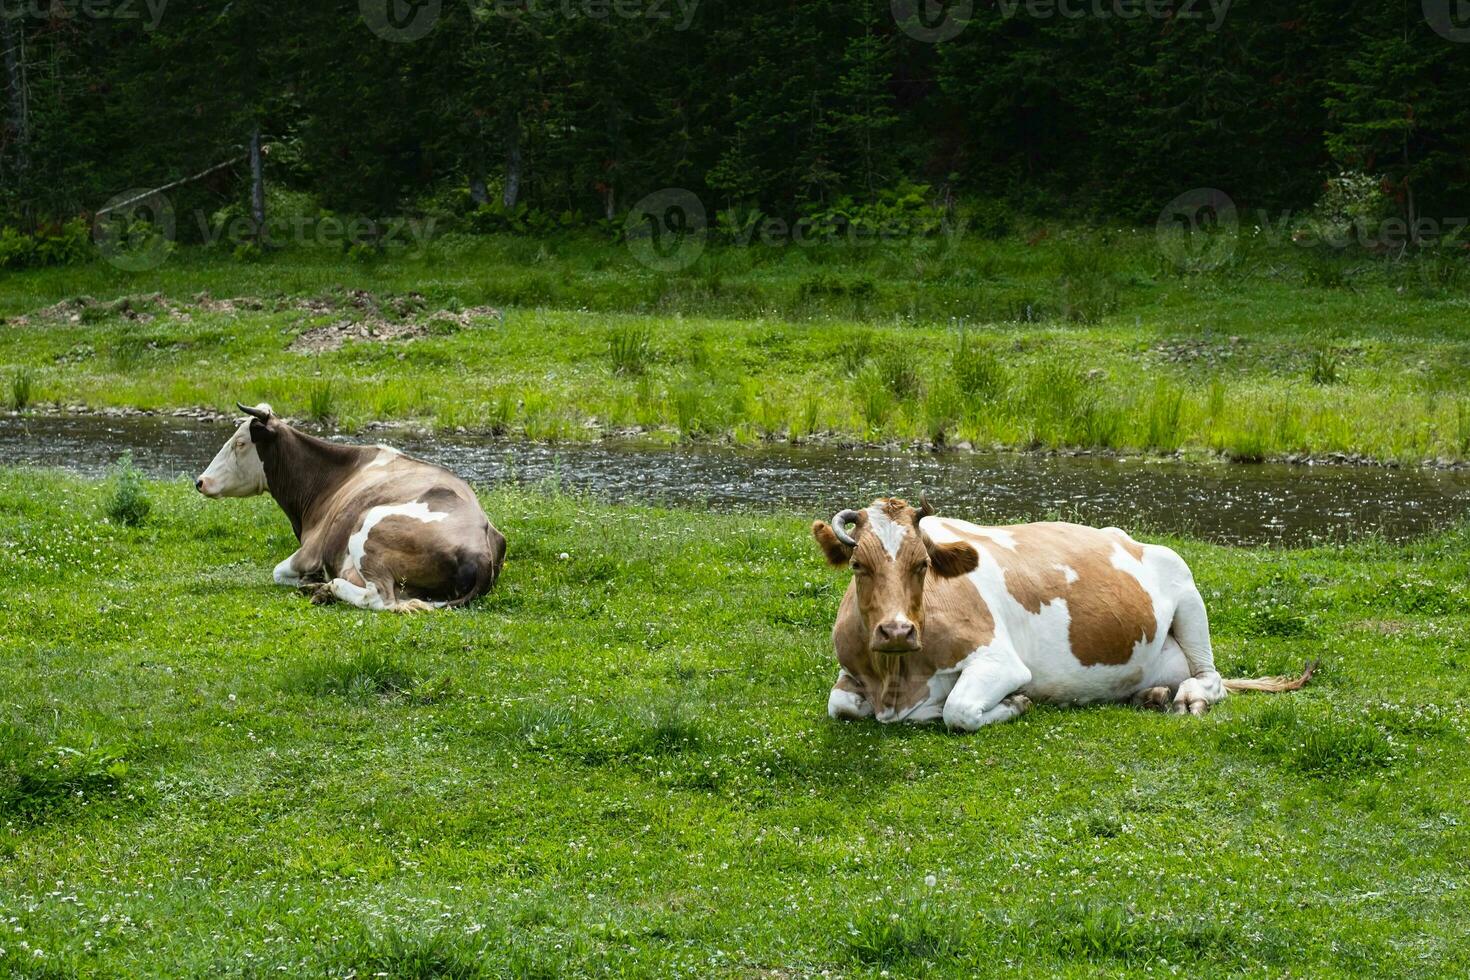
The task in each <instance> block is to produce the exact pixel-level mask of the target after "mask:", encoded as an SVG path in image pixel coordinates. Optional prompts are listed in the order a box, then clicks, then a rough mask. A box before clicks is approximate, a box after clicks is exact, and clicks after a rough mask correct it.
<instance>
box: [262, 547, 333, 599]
mask: <svg viewBox="0 0 1470 980" xmlns="http://www.w3.org/2000/svg"><path fill="white" fill-rule="evenodd" d="M301 551H302V549H300V548H298V549H296V551H295V552H294V553H292V555H291V557H289V558H287V559H286V560H285V561H283V562H281V563H280V564H279V565H277V566H276V567H275V570H274V571H273V572H271V578H272V579H273V580H274V581H275V583H276V584H277V585H284V586H286V587H287V588H289V589H299V588H301V587H302V586H303V585H305V584H306V583H307V581H308V580H309V579H310V578H311V577H312V576H314V575H317V574H319V573H320V572H321V566H320V565H318V566H317V567H316V568H307V567H305V566H306V564H307V562H305V561H304V560H303V559H302V556H301Z"/></svg>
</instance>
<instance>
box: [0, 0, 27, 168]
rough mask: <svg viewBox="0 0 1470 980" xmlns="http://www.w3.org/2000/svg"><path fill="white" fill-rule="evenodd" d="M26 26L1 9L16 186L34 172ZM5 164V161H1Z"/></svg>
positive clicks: (0, 29) (1, 42) (0, 33)
mask: <svg viewBox="0 0 1470 980" xmlns="http://www.w3.org/2000/svg"><path fill="white" fill-rule="evenodd" d="M24 45H25V27H24V25H22V24H21V22H20V19H19V18H18V17H12V16H10V15H9V14H8V12H6V11H3V10H0V49H4V50H3V54H4V59H5V103H6V105H8V106H9V107H10V128H11V129H12V130H13V131H14V134H15V166H14V174H15V176H14V180H13V181H10V182H9V183H11V184H12V185H14V186H20V185H21V184H23V182H24V181H25V177H26V171H27V170H29V169H30V166H31V160H30V142H31V127H30V113H29V112H28V111H27V108H26V77H25V47H24ZM0 162H3V161H0Z"/></svg>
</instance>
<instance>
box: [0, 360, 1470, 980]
mask: <svg viewBox="0 0 1470 980" xmlns="http://www.w3.org/2000/svg"><path fill="white" fill-rule="evenodd" d="M48 383H49V382H48ZM144 489H145V492H146V493H147V495H148V496H150V497H151V498H152V504H153V506H152V512H151V515H150V516H149V518H148V520H147V522H146V523H145V524H144V525H143V526H141V527H137V528H129V527H123V526H120V525H117V524H114V523H112V522H111V521H109V520H108V519H107V518H105V517H104V514H105V513H106V512H107V509H108V499H109V496H110V494H111V493H112V490H111V489H110V488H109V487H108V486H107V485H106V484H96V483H88V482H83V481H80V480H77V479H74V478H70V477H65V476H60V475H56V474H50V473H38V472H28V471H17V470H0V556H3V563H4V565H5V568H6V570H7V573H8V576H7V577H8V579H9V582H8V587H7V588H6V590H5V591H4V593H3V594H0V635H3V636H4V637H5V656H4V657H3V658H0V690H3V691H4V695H3V697H0V722H3V726H0V973H4V974H6V975H8V976H20V977H31V976H34V977H79V976H89V977H91V976H145V975H147V976H169V977H181V976H199V977H222V976H250V977H266V976H278V975H291V976H331V977H348V976H357V977H367V976H374V975H378V976H393V977H430V976H433V977H470V976H480V975H512V974H513V975H519V976H559V975H567V974H571V973H580V974H594V975H647V974H651V973H656V974H659V975H690V976H700V977H705V976H800V975H821V974H825V973H826V972H827V971H830V972H831V974H834V975H853V976H863V975H871V976H882V975H885V973H886V975H889V976H900V975H926V976H927V975H941V974H947V975H953V976H977V975H995V974H1001V973H1010V972H1012V971H1014V970H1016V969H1019V968H1025V969H1030V970H1031V971H1033V973H1034V974H1036V975H1042V974H1045V975H1070V976H1079V977H1080V976H1093V975H1096V973H1097V972H1099V971H1104V972H1108V973H1128V974H1137V975H1142V974H1145V973H1170V972H1187V973H1189V974H1190V975H1196V976H1210V975H1221V974H1231V973H1251V974H1256V975H1259V974H1261V973H1270V974H1273V975H1296V976H1333V975H1365V974H1376V975H1382V976H1425V977H1431V976H1435V977H1438V976H1451V975H1464V974H1465V973H1466V972H1467V971H1470V954H1467V951H1466V948H1465V945H1464V941H1463V940H1464V924H1465V922H1466V921H1467V920H1470V880H1467V873H1466V868H1465V864H1464V857H1465V855H1466V854H1467V853H1470V827H1467V824H1466V821H1465V813H1464V800H1465V799H1466V796H1467V793H1470V769H1467V767H1466V765H1465V762H1464V760H1465V757H1466V736H1467V721H1470V700H1467V694H1470V687H1467V682H1466V675H1465V663H1464V654H1463V651H1464V649H1465V646H1466V641H1467V636H1470V588H1467V585H1466V583H1467V581H1470V528H1467V529H1461V530H1459V531H1456V532H1452V533H1449V534H1446V535H1443V536H1440V537H1436V538H1433V539H1429V540H1426V541H1423V542H1420V543H1416V544H1411V545H1408V546H1403V547H1394V546H1389V545H1386V544H1382V543H1378V542H1365V543H1360V544H1355V545H1350V546H1342V547H1327V548H1320V549H1316V550H1310V551H1270V550H1238V549H1230V548H1224V547H1216V546H1210V545H1204V544H1199V543H1193V542H1187V541H1184V542H1174V544H1175V545H1176V547H1177V548H1179V550H1180V551H1181V552H1182V553H1183V554H1184V555H1185V556H1186V557H1187V558H1188V559H1190V561H1191V562H1192V564H1193V567H1194V569H1195V574H1196V577H1197V579H1198V580H1199V581H1200V583H1201V586H1202V590H1203V591H1204V594H1205V596H1206V599H1207V601H1208V602H1209V603H1210V605H1211V611H1212V617H1213V620H1214V624H1215V634H1216V640H1217V659H1218V661H1219V663H1220V665H1221V668H1222V670H1223V671H1224V672H1225V673H1226V675H1227V676H1229V675H1256V674H1261V673H1271V672H1285V671H1290V670H1293V669H1296V668H1298V667H1300V665H1301V663H1302V662H1303V661H1304V660H1306V659H1308V658H1309V657H1313V656H1321V657H1322V658H1323V660H1324V666H1323V669H1322V671H1321V673H1320V674H1319V675H1318V680H1317V681H1315V682H1314V683H1313V684H1312V685H1311V686H1310V687H1309V688H1308V689H1307V690H1305V691H1303V692H1301V693H1299V694H1295V695H1290V696H1285V695H1283V696H1277V697H1274V698H1272V697H1267V696H1237V697H1233V698H1231V699H1230V700H1228V701H1227V702H1225V703H1224V704H1223V705H1221V706H1220V707H1218V708H1217V709H1216V710H1215V711H1214V712H1213V713H1211V714H1210V715H1209V716H1207V717H1205V718H1203V719H1181V718H1175V717H1165V716H1160V715H1152V714H1143V713H1139V712H1135V711H1131V710H1127V709H1123V708H1100V709H1086V710H1082V709H1076V710H1060V709H1053V708H1039V709H1037V710H1035V711H1033V712H1032V713H1030V714H1029V715H1027V716H1026V717H1024V718H1022V719H1021V720H1019V721H1018V722H1016V723H1013V724H1009V725H1005V726H1001V727H997V728H995V729H992V730H986V731H983V732H981V733H978V734H976V735H973V736H955V735H950V734H946V733H945V732H944V731H942V730H938V729H935V728H924V729H899V728H880V727H879V726H876V725H872V724H835V723H831V722H829V721H828V720H827V719H826V717H825V714H824V706H825V702H826V693H827V689H828V686H829V684H830V682H831V680H832V678H833V675H834V669H833V664H832V662H831V654H830V651H829V649H828V640H827V632H828V629H829V626H830V622H831V620H832V618H833V616H834V613H835V609H836V606H837V602H838V598H839V596H840V594H841V590H842V589H843V588H844V586H845V581H844V577H843V576H842V575H841V574H838V573H835V572H832V571H830V570H828V569H827V568H826V567H825V566H824V565H823V564H822V561H821V559H820V557H819V556H818V554H817V553H816V550H815V547H814V545H813V544H812V542H811V541H810V538H809V536H808V533H807V530H806V523H807V521H809V519H810V517H811V515H808V514H776V515H770V516H754V515H735V516H731V515H710V514H697V513H687V512H680V511H662V510H653V509H643V508H634V507H618V508H613V507H607V506H601V505H597V504H592V503H588V502H586V501H581V500H576V499H572V498H569V497H566V496H564V495H560V494H557V493H556V492H555V491H553V490H551V489H547V490H545V491H541V492H523V491H512V490H499V491H494V492H491V493H488V494H487V495H486V497H485V503H486V506H487V509H488V510H489V513H490V514H491V515H492V517H493V518H494V519H495V521H496V522H497V524H499V526H500V527H501V528H502V529H503V530H504V531H505V533H506V534H507V536H508V538H509V541H510V555H509V562H508V565H507V569H506V573H505V576H504V578H503V579H502V582H501V585H500V586H499V587H498V589H497V590H496V591H495V592H494V593H493V594H492V595H491V596H489V597H487V598H485V599H483V600H481V601H479V602H477V603H475V604H474V605H473V606H472V607H471V608H469V609H467V610H463V611H456V612H452V613H443V614H434V615H425V616H420V617H413V618H402V617H393V616H386V615H378V616H374V615H371V614H365V613H362V612H360V611H357V610H353V609H348V608H341V607H328V608H319V607H313V606H311V605H310V604H309V603H308V602H307V601H306V600H305V599H304V598H303V597H301V596H299V595H297V594H294V593H291V592H287V591H283V590H280V589H277V588H275V587H273V586H271V585H270V584H269V579H270V574H269V573H270V568H271V566H272V565H273V564H274V563H275V562H276V561H278V560H279V559H280V558H281V557H282V556H283V555H285V554H287V553H289V552H290V551H291V550H292V549H293V548H294V539H293V538H292V537H291V534H290V528H289V525H288V524H287V522H286V520H285V519H284V518H283V517H282V516H281V515H280V514H279V513H278V512H276V510H275V507H274V504H272V502H271V501H270V500H269V499H256V500H251V501H232V502H210V501H205V500H203V499H200V498H198V497H197V496H195V495H194V494H193V493H192V492H191V491H190V490H189V488H188V487H186V486H184V485H182V484H169V485H162V484H148V485H146V486H145V488H144Z"/></svg>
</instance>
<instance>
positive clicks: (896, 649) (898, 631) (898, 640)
mask: <svg viewBox="0 0 1470 980" xmlns="http://www.w3.org/2000/svg"><path fill="white" fill-rule="evenodd" d="M873 649H874V650H876V651H878V652H879V653H914V652H915V651H917V650H918V649H919V628H918V627H917V626H915V625H914V624H913V623H911V622H909V621H908V620H906V619H893V620H889V621H888V622H886V623H879V624H878V628H877V629H875V630H873Z"/></svg>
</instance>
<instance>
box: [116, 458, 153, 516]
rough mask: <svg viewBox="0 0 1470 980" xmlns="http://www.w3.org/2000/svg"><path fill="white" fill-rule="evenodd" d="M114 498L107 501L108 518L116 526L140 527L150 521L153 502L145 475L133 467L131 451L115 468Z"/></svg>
mask: <svg viewBox="0 0 1470 980" xmlns="http://www.w3.org/2000/svg"><path fill="white" fill-rule="evenodd" d="M113 472H114V483H113V487H112V496H111V497H110V498H108V501H107V516H108V518H110V519H111V520H112V522H113V523H114V524H121V525H122V526H123V527H139V526H141V525H142V524H143V522H144V521H146V520H148V514H149V512H151V511H152V510H153V501H151V500H150V499H149V498H148V493H147V491H146V490H145V489H144V483H143V474H142V473H141V472H139V470H138V468H137V467H136V466H134V465H133V454H132V452H131V451H129V452H125V453H123V454H122V458H121V459H119V460H118V461H117V466H116V467H115V468H114V471H113Z"/></svg>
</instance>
